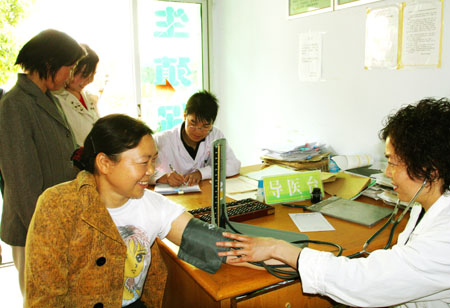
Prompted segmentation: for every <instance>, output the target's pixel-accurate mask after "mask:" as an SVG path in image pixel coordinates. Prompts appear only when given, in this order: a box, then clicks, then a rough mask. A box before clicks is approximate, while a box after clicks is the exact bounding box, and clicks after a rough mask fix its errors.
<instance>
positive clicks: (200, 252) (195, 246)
mask: <svg viewBox="0 0 450 308" xmlns="http://www.w3.org/2000/svg"><path fill="white" fill-rule="evenodd" d="M225 231H226V230H225V229H223V228H219V227H217V226H215V225H211V224H208V223H206V222H204V221H201V220H200V219H197V218H192V219H191V220H190V221H189V223H188V224H187V226H186V229H184V232H183V235H182V238H181V244H180V250H179V251H178V258H180V259H181V260H183V261H186V262H188V263H189V264H192V265H194V266H195V267H198V268H199V269H201V270H204V271H205V272H208V273H211V274H214V273H215V272H217V270H218V269H219V268H220V265H221V263H222V262H225V261H226V257H219V256H218V255H217V253H218V252H219V251H228V250H230V248H229V247H218V246H216V242H222V241H231V239H229V238H226V237H224V236H222V232H225Z"/></svg>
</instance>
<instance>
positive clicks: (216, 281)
mask: <svg viewBox="0 0 450 308" xmlns="http://www.w3.org/2000/svg"><path fill="white" fill-rule="evenodd" d="M247 168H248V167H247ZM253 168H255V167H253ZM247 170H248V169H247ZM200 188H201V189H202V192H201V193H190V194H186V195H173V196H170V197H169V198H170V199H172V200H173V201H175V202H178V203H180V204H182V205H183V206H185V207H186V208H187V209H188V210H191V209H195V208H200V207H206V206H210V205H211V184H209V181H203V182H202V183H201V184H200ZM230 201H231V199H230ZM358 201H362V202H367V203H372V204H380V203H379V202H377V201H375V200H372V199H370V198H367V197H361V198H359V199H358ZM299 204H309V201H304V202H299ZM301 212H303V210H302V209H299V208H290V207H285V206H281V205H275V214H274V215H270V216H266V217H261V218H256V219H252V220H248V221H246V222H245V223H248V224H252V225H258V226H263V227H268V228H276V229H281V230H286V231H294V232H298V229H297V227H296V226H295V224H294V223H293V221H292V220H291V218H290V217H289V215H288V213H301ZM327 219H328V221H329V222H330V223H331V224H332V225H333V227H334V228H335V229H336V230H335V231H324V232H309V233H306V234H307V235H308V237H309V239H313V240H323V241H329V242H334V243H338V244H339V245H341V246H342V248H343V249H344V252H343V255H350V254H353V253H355V252H358V251H360V250H361V249H362V246H363V244H364V242H365V241H366V240H367V239H368V238H369V237H370V236H372V235H373V233H375V232H376V231H377V230H378V229H379V228H380V227H381V226H382V223H383V222H385V221H386V220H383V221H382V222H380V223H378V224H376V225H375V226H373V227H372V228H368V227H364V226H361V225H358V224H354V223H351V222H346V221H343V220H340V219H336V218H332V217H327ZM406 221H407V219H406V218H405V219H403V221H402V222H401V223H400V225H399V226H398V227H397V229H396V234H395V236H394V239H395V240H396V239H397V236H398V233H399V232H401V231H402V230H403V229H404V227H405V225H406ZM389 230H390V228H386V229H385V230H384V231H383V232H382V233H381V234H380V235H379V236H378V237H377V238H376V239H374V240H373V241H372V243H371V244H370V246H369V247H368V250H369V251H372V250H374V249H379V248H382V247H384V246H385V244H386V240H387V238H388V235H389ZM158 244H159V245H160V247H161V253H162V255H163V258H164V261H165V262H166V265H167V268H168V278H167V285H166V291H165V295H164V303H163V307H164V308H170V307H174V308H175V307H176V308H181V307H183V308H186V307H196V308H197V307H199V308H204V307H239V308H250V307H255V308H256V307H258V308H273V307H287V308H290V307H319V308H320V307H330V306H331V305H333V302H332V301H331V300H330V299H328V298H326V297H322V296H317V295H307V294H303V293H302V289H301V285H300V282H299V281H298V280H292V281H285V280H282V279H279V278H276V277H274V276H272V275H271V274H269V273H267V272H266V271H261V270H254V269H249V268H243V267H236V266H231V265H227V264H223V265H222V267H221V268H220V269H219V270H218V271H217V273H216V274H209V273H206V272H204V271H202V270H199V269H197V268H195V267H193V266H191V265H189V264H188V263H186V262H183V261H181V260H179V259H178V258H177V256H176V254H177V251H178V250H177V248H178V247H177V246H175V245H174V244H172V243H170V242H169V241H167V240H165V241H164V242H162V241H159V242H158ZM309 247H311V248H317V249H321V250H328V251H333V250H335V248H333V247H331V246H319V245H314V244H310V245H309Z"/></svg>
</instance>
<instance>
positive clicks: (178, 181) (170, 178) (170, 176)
mask: <svg viewBox="0 0 450 308" xmlns="http://www.w3.org/2000/svg"><path fill="white" fill-rule="evenodd" d="M166 176H167V184H169V185H170V186H172V187H178V186H180V185H183V184H184V183H185V182H186V180H185V178H184V176H183V175H182V174H179V173H177V172H176V171H172V172H170V173H167V174H166Z"/></svg>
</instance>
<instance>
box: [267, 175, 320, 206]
mask: <svg viewBox="0 0 450 308" xmlns="http://www.w3.org/2000/svg"><path fill="white" fill-rule="evenodd" d="M263 181H264V195H265V198H266V203H267V204H274V203H283V202H294V201H300V200H306V199H310V198H311V193H312V191H313V189H314V188H316V187H319V188H320V191H321V192H322V195H323V185H322V180H321V178H320V170H314V171H305V172H298V173H292V174H285V175H274V176H267V177H264V178H263Z"/></svg>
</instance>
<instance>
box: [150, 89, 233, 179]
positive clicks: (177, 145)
mask: <svg viewBox="0 0 450 308" xmlns="http://www.w3.org/2000/svg"><path fill="white" fill-rule="evenodd" d="M218 109H219V105H218V103H217V98H216V97H215V96H214V95H212V94H211V93H209V92H207V91H199V92H197V93H195V94H194V95H192V96H191V97H190V98H189V100H188V102H187V104H186V108H185V110H184V122H183V123H182V124H180V125H178V126H176V127H174V128H172V129H171V130H168V131H164V132H161V133H159V134H156V135H155V142H156V143H157V145H158V150H159V159H158V160H159V161H158V164H157V167H156V172H155V175H154V176H153V178H152V182H157V183H163V184H169V185H170V186H174V187H177V186H180V185H182V184H187V185H195V184H198V183H199V182H200V181H201V180H205V179H210V178H211V159H210V150H211V145H212V143H213V142H214V140H217V139H221V138H224V134H223V133H222V132H221V131H220V130H219V129H218V128H216V127H214V126H213V125H214V121H215V120H216V117H217V111H218ZM226 160H227V163H226V170H227V176H233V175H236V174H238V173H239V171H240V168H241V162H240V161H239V160H238V159H237V158H236V156H235V155H234V153H233V150H232V149H231V147H230V146H229V145H228V146H227V153H226Z"/></svg>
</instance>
